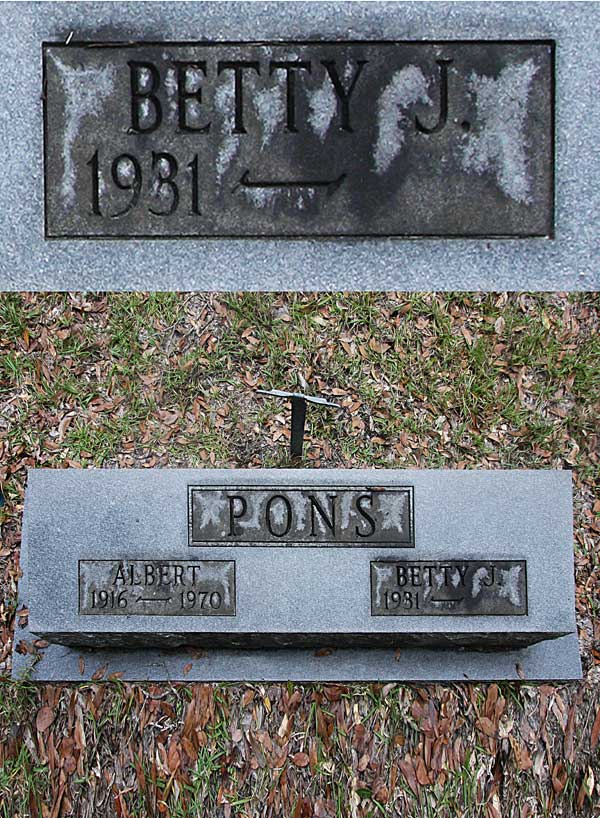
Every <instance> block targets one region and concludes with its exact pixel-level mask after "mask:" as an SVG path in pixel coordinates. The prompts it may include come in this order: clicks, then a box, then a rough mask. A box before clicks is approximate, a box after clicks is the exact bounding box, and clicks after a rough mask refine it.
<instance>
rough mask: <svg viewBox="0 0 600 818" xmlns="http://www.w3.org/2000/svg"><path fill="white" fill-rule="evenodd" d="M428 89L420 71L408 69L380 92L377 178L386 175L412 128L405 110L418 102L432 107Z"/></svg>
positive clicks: (374, 158) (375, 154) (397, 74)
mask: <svg viewBox="0 0 600 818" xmlns="http://www.w3.org/2000/svg"><path fill="white" fill-rule="evenodd" d="M427 85H428V82H427V79H426V77H425V75H424V74H423V72H422V71H421V69H420V68H418V67H417V66H416V65H406V66H405V67H404V68H402V69H401V70H400V71H397V72H396V73H395V74H394V75H393V77H392V79H391V80H390V82H389V83H388V84H387V85H386V87H385V88H384V89H383V91H382V92H381V96H380V97H379V102H378V105H377V142H376V143H375V149H374V151H373V161H374V163H375V170H376V171H377V173H378V174H380V175H381V174H382V173H385V172H386V170H387V169H388V168H389V167H390V165H391V164H392V162H393V161H394V159H395V158H396V157H397V156H398V154H399V153H400V151H401V149H402V146H403V144H404V140H405V139H406V128H407V126H408V124H409V117H408V114H407V113H406V109H407V108H408V107H409V106H410V105H414V104H415V103H416V102H423V103H425V104H426V105H431V104H432V101H431V99H430V97H429V95H428V93H427Z"/></svg>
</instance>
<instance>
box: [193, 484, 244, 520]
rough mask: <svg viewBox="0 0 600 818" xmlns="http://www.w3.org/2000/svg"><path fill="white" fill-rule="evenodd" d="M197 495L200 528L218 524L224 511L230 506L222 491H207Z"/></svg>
mask: <svg viewBox="0 0 600 818" xmlns="http://www.w3.org/2000/svg"><path fill="white" fill-rule="evenodd" d="M196 497H197V498H198V499H197V500H196V503H197V505H196V509H197V508H198V507H200V528H206V526H209V525H211V524H212V525H216V526H218V525H219V524H220V522H221V514H222V512H224V511H225V509H226V508H227V507H228V503H227V501H226V500H225V498H224V497H223V494H222V492H218V491H214V492H213V491H207V492H205V493H203V494H199V493H197V494H196ZM236 512H237V509H236Z"/></svg>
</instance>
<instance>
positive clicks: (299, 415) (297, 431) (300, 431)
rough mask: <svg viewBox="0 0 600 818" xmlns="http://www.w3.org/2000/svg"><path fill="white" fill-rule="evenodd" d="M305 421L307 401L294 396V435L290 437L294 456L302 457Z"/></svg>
mask: <svg viewBox="0 0 600 818" xmlns="http://www.w3.org/2000/svg"><path fill="white" fill-rule="evenodd" d="M305 421H306V401H305V400H302V399H301V398H292V437H291V439H290V451H291V454H292V457H302V449H303V447H304V424H305Z"/></svg>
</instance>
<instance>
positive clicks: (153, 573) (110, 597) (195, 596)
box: [79, 559, 235, 616]
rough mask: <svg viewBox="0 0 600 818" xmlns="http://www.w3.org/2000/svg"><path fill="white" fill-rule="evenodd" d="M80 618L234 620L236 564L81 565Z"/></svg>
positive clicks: (83, 562) (111, 562)
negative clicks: (200, 617)
mask: <svg viewBox="0 0 600 818" xmlns="http://www.w3.org/2000/svg"><path fill="white" fill-rule="evenodd" d="M79 613H80V614H87V615H91V616H131V615H137V616H140V615H143V616H148V615H150V616H157V615H159V616H235V562H234V561H233V560H162V559H161V560H128V559H122V560H118V559H112V560H79Z"/></svg>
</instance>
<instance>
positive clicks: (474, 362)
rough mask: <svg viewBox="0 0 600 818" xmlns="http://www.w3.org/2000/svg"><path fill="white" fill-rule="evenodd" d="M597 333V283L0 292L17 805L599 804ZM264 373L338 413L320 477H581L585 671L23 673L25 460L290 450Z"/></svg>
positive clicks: (319, 421) (1, 575)
mask: <svg viewBox="0 0 600 818" xmlns="http://www.w3.org/2000/svg"><path fill="white" fill-rule="evenodd" d="M599 328H600V298H599V297H598V295H593V294H572V295H566V294H560V293H551V294H515V295H505V294H489V295H485V294H483V295H481V294H478V295H473V294H461V295H440V294H438V295H436V294H433V295H419V294H402V293H396V294H393V293H392V294H358V295H356V294H346V295H341V294H316V295H279V294H245V295H226V294H210V295H209V294H195V295H189V294H180V295H178V294H155V295H144V294H135V295H132V294H113V295H108V296H107V295H103V294H98V295H90V294H85V295H84V294H38V295H36V294H33V295H20V294H3V295H0V485H1V486H2V492H3V498H4V505H3V507H2V508H1V509H0V523H1V525H2V539H1V541H0V676H2V680H1V681H0V816H1V818H9V816H10V818H12V817H13V816H19V817H20V816H29V815H32V816H44V818H48V817H49V816H51V818H57V817H58V816H61V815H76V816H90V818H91V816H113V815H116V816H119V817H120V818H129V817H131V818H133V817H134V816H155V815H157V816H159V815H160V816H162V815H164V816H173V818H175V816H188V815H198V816H210V818H212V816H240V818H242V817H244V818H245V817H246V816H248V818H250V817H251V818H254V817H255V816H282V817H284V818H311V817H312V816H315V817H316V818H329V816H332V817H333V816H335V818H346V816H353V817H354V816H355V817H356V818H366V817H367V816H373V818H375V816H396V815H398V816H409V815H410V816H436V818H439V817H441V816H486V818H499V816H503V818H507V817H508V816H519V818H526V817H527V816H563V815H564V816H570V815H600V556H599V552H598V534H599V532H600V519H599V515H600V500H599V499H597V494H596V490H597V486H598V477H599V461H600V447H599V439H600V438H599V434H600V430H599V428H598V426H599V424H598V419H599V417H600V400H599V396H600V333H599ZM259 387H263V388H270V387H276V388H283V389H288V388H289V389H300V390H306V391H307V392H309V393H312V394H319V395H323V396H326V397H329V398H331V399H332V400H334V401H336V402H339V403H341V404H342V405H343V406H344V408H345V410H346V411H345V412H343V413H341V414H338V413H335V412H319V411H318V410H316V409H312V410H310V411H309V414H308V439H309V442H308V445H307V450H306V457H305V460H304V462H303V463H302V465H304V466H306V467H307V468H317V467H319V466H322V467H326V466H327V467H372V466H374V467H378V468H390V467H417V468H421V467H430V468H461V469H462V468H467V469H471V468H480V469H495V468H559V469H569V470H572V473H573V482H574V508H575V517H574V524H575V527H574V544H575V570H576V586H577V587H576V592H577V596H576V599H577V602H576V605H577V620H578V629H579V640H580V647H581V653H582V662H583V668H584V678H583V680H582V681H581V682H578V683H570V684H560V683H553V684H550V683H546V684H541V685H536V684H524V683H523V684H505V683H501V684H478V685H469V684H452V685H434V684H428V685H398V684H384V685H381V684H379V685H364V684H361V685H352V686H348V685H343V684H339V685H319V684H312V685H309V684H305V685H300V684H227V685H204V684H190V685H186V684H184V683H182V684H172V685H167V684H162V685H158V684H152V683H148V684H130V683H127V682H126V681H124V680H123V679H121V678H119V674H118V673H117V674H114V675H113V677H112V678H110V679H105V678H103V673H102V670H101V671H99V672H98V673H97V674H96V676H97V678H96V679H95V681H94V682H93V683H86V684H81V685H77V684H70V685H63V686H61V685H49V684H42V685H33V684H32V683H30V682H28V681H27V680H22V681H18V682H14V681H11V680H10V679H9V674H10V667H11V649H12V644H13V640H15V641H16V644H17V649H18V650H20V651H33V652H40V651H43V650H44V643H43V642H40V641H39V640H38V641H37V642H36V643H33V644H29V643H23V641H22V640H20V639H19V625H20V623H22V622H23V621H25V620H26V618H27V614H28V612H27V611H26V610H17V604H16V599H17V582H18V578H19V543H20V529H21V518H22V511H23V493H24V488H25V482H26V469H27V467H35V466H45V467H54V468H61V467H66V466H71V467H82V468H87V467H97V466H105V467H119V468H151V467H169V466H171V467H174V466H207V467H209V466H215V467H260V466H271V467H273V466H275V467H276V466H286V465H291V464H290V463H289V460H288V448H287V444H288V438H287V434H288V419H289V407H286V406H285V405H284V404H282V403H280V402H278V401H275V400H266V401H265V400H264V399H263V398H260V397H258V396H256V395H255V390H256V388H259ZM548 570H549V571H551V570H552V555H551V554H548ZM401 654H402V651H401V650H400V651H399V652H398V660H399V661H400V660H401ZM203 656H204V654H203V651H201V650H198V649H194V650H190V652H189V668H191V667H192V666H193V664H194V663H201V662H202V661H203ZM328 660H330V661H332V662H335V651H331V652H329V655H328Z"/></svg>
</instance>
